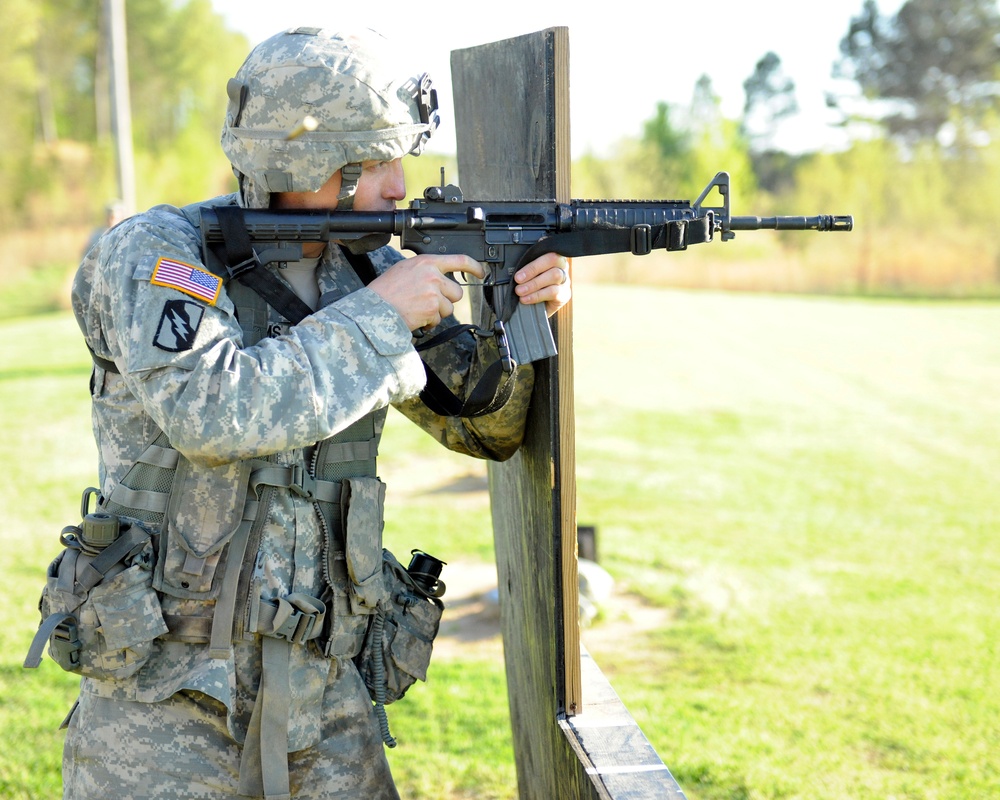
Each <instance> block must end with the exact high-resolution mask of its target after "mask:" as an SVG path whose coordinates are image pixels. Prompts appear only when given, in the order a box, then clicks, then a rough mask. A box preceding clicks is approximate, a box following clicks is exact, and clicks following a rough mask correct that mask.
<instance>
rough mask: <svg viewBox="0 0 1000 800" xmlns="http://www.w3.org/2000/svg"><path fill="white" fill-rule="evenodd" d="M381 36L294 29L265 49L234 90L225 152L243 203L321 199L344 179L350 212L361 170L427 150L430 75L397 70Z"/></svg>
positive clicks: (433, 106) (433, 97) (432, 124)
mask: <svg viewBox="0 0 1000 800" xmlns="http://www.w3.org/2000/svg"><path fill="white" fill-rule="evenodd" d="M392 55H393V54H392V52H391V51H389V48H388V47H387V42H386V41H385V40H384V39H383V38H382V37H381V36H379V35H378V34H376V33H374V32H373V31H365V32H362V33H350V34H344V33H335V32H332V31H325V30H322V29H320V28H296V29H292V30H288V31H285V32H283V33H279V34H277V35H275V36H272V37H271V38H269V39H266V40H265V41H263V42H261V43H260V44H258V45H257V46H256V47H255V48H254V49H253V50H252V51H251V52H250V55H249V56H247V59H246V61H244V62H243V66H241V67H240V69H239V70H238V71H237V73H236V77H235V78H233V79H231V80H230V81H229V85H228V87H227V88H228V93H229V105H228V108H227V111H226V121H225V124H224V125H223V129H222V149H223V150H224V151H225V153H226V155H227V156H228V158H229V161H230V163H231V164H232V165H233V172H234V173H236V177H237V178H238V179H239V182H240V194H241V197H242V202H243V204H244V205H245V206H247V207H250V208H266V207H267V206H268V205H269V203H270V196H271V193H273V192H314V191H317V190H319V189H321V188H322V187H323V185H324V184H325V183H326V182H327V181H328V180H329V179H330V177H331V176H332V175H333V174H334V173H335V172H336V171H337V170H342V176H343V183H342V188H341V192H340V198H339V199H340V205H339V206H338V207H339V208H350V207H351V203H352V201H353V196H354V191H355V190H356V188H357V182H358V179H359V178H360V175H361V162H363V161H392V160H394V159H397V158H401V157H402V156H404V155H406V154H408V153H416V154H419V152H420V151H421V150H422V148H423V146H424V143H425V142H426V141H427V139H429V138H430V136H431V134H432V133H433V132H434V130H435V129H436V128H437V126H438V124H439V121H440V120H439V118H438V114H437V92H436V91H435V90H434V89H433V88H432V87H431V82H430V79H429V78H428V77H427V75H426V74H425V75H413V74H412V73H411V72H409V71H404V70H402V69H397V68H394V67H393V63H394V61H395V59H394V58H393V57H392Z"/></svg>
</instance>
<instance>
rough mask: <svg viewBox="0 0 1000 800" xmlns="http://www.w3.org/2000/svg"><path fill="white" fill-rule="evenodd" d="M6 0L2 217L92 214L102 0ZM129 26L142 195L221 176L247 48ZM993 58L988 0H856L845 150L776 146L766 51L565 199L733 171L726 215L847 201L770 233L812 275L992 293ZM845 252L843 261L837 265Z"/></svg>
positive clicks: (148, 21) (779, 90)
mask: <svg viewBox="0 0 1000 800" xmlns="http://www.w3.org/2000/svg"><path fill="white" fill-rule="evenodd" d="M3 9H4V21H5V25H4V28H5V32H4V37H5V39H6V46H5V47H3V48H0V91H2V93H3V97H4V98H5V113H4V115H3V116H2V118H0V176H2V178H3V183H4V186H5V188H6V191H5V192H4V193H3V195H2V196H0V225H2V228H3V230H5V231H10V230H14V229H25V228H27V229H36V228H44V227H45V226H51V225H73V224H78V225H81V224H88V223H92V222H94V221H95V220H96V219H97V218H98V217H99V210H100V208H101V207H102V206H103V205H104V203H106V202H107V201H108V200H109V199H110V198H112V197H114V196H115V194H116V192H117V189H116V186H115V170H114V161H113V142H112V141H111V116H110V115H111V113H112V111H111V108H110V103H109V99H108V98H109V91H108V81H109V74H108V70H109V64H108V58H107V55H106V53H107V31H106V22H105V20H104V15H103V13H102V2H101V0H3ZM127 31H128V36H127V39H128V55H129V68H130V86H131V104H132V113H133V121H132V127H133V134H134V136H133V138H134V143H135V153H136V162H137V164H136V168H137V173H138V174H139V175H141V180H140V182H139V184H140V185H139V187H138V193H139V195H138V206H139V207H140V208H143V207H146V206H148V205H152V204H153V203H156V202H175V203H183V202H187V201H190V200H191V199H192V198H198V197H203V196H209V195H211V194H215V193H218V192H222V191H229V190H231V189H232V188H233V184H232V175H231V171H230V169H229V166H228V164H227V163H226V161H225V158H224V156H223V155H222V153H221V150H220V148H219V146H218V135H219V126H220V120H221V113H222V111H221V110H222V109H223V108H224V104H225V101H226V98H225V85H226V81H227V79H228V78H229V77H230V76H231V75H232V74H233V72H234V71H235V69H236V68H237V67H238V66H239V64H240V63H241V62H242V59H243V58H244V56H245V54H246V52H247V48H248V46H249V43H248V42H247V40H246V39H245V37H244V36H242V35H241V34H239V33H235V32H233V31H230V30H228V29H227V28H226V25H225V23H224V20H223V19H222V18H221V16H220V15H218V14H216V13H215V12H214V11H213V10H212V7H211V3H210V2H209V0H187V2H173V1H172V0H128V4H127ZM998 56H1000V11H998V6H997V1H996V0H908V1H907V2H905V3H904V4H903V5H902V6H901V7H900V8H899V10H898V11H897V12H896V13H895V14H893V15H887V14H883V13H881V12H880V11H879V8H878V4H877V2H876V0H864V2H863V4H862V5H861V6H860V8H859V11H858V14H857V15H856V16H854V17H853V18H852V20H851V22H850V24H849V26H848V29H847V30H846V31H845V32H844V35H843V37H842V40H841V45H840V54H839V57H838V58H837V59H836V61H835V62H834V63H833V64H831V73H832V74H833V75H834V76H835V77H837V78H839V79H841V80H840V81H839V85H840V86H842V87H843V91H841V92H840V93H839V94H837V95H834V96H830V97H828V98H826V99H827V104H828V105H829V106H830V108H833V109H836V110H837V112H838V115H839V117H840V124H841V125H842V126H843V128H844V130H845V131H846V132H847V133H848V134H849V136H848V140H849V141H850V145H849V147H848V148H847V149H846V150H844V151H843V152H837V153H806V154H789V153H785V152H782V151H781V150H780V149H779V148H778V147H777V146H776V144H775V142H776V138H777V137H776V134H777V132H778V131H779V130H780V128H781V126H782V124H784V121H785V120H787V119H788V118H790V117H791V116H793V115H794V114H796V113H797V110H798V103H797V98H796V87H795V81H794V75H789V74H787V73H786V72H785V70H784V68H783V65H782V62H781V58H780V54H779V53H774V52H769V53H765V54H763V55H762V56H761V58H760V60H759V61H758V63H757V65H756V68H755V69H754V71H753V73H752V74H751V75H750V76H748V77H747V79H746V81H745V82H744V92H745V104H744V108H743V113H742V115H741V116H740V117H739V118H738V119H728V118H726V117H725V116H724V115H723V114H722V112H721V109H720V103H719V99H718V97H716V96H715V94H714V91H713V88H712V83H711V79H710V78H709V77H708V76H707V75H706V76H703V77H702V78H701V79H700V80H699V81H698V82H697V84H696V85H695V86H694V87H693V92H692V97H691V102H690V104H689V105H687V106H686V107H677V106H673V105H669V104H667V103H658V104H656V105H655V106H654V107H653V108H652V109H651V115H650V117H649V118H648V119H647V121H646V122H645V124H644V125H643V128H642V130H640V131H637V132H636V133H635V135H634V136H631V137H628V138H627V139H625V140H623V141H622V142H621V144H620V147H618V148H617V149H616V152H615V153H614V154H613V155H611V156H608V157H597V156H594V155H587V156H584V157H583V158H581V159H579V160H578V161H577V163H575V164H574V170H573V193H574V194H575V195H576V196H590V197H639V198H641V197H657V196H659V195H661V194H662V191H663V187H664V186H669V187H671V194H672V195H673V196H675V197H686V198H693V197H695V196H697V194H698V193H699V192H700V190H701V189H702V188H703V186H704V183H705V182H706V180H707V179H708V178H710V177H711V176H712V175H714V174H715V172H717V171H718V170H720V169H725V170H727V171H729V172H730V173H731V174H732V175H733V176H734V195H735V196H734V198H733V207H734V209H736V210H737V212H738V213H747V212H749V211H751V210H752V211H753V213H816V212H817V211H830V212H835V213H842V212H843V213H853V214H854V215H855V218H856V222H857V226H856V231H855V233H853V234H851V235H850V236H849V237H847V239H841V238H840V237H836V238H837V242H836V244H835V247H834V245H831V244H829V243H823V244H820V243H818V242H817V243H816V244H815V245H813V244H812V243H811V242H810V243H809V245H808V250H806V249H804V248H806V247H807V245H804V244H803V243H802V242H803V241H805V240H804V239H803V238H802V237H801V235H800V236H799V237H798V238H793V237H785V238H781V237H779V241H781V242H782V244H783V247H784V249H785V250H786V251H787V250H788V248H799V252H798V255H799V256H803V258H801V259H800V260H802V262H803V269H808V270H812V271H814V272H816V273H817V274H819V275H826V274H827V271H828V267H829V270H833V271H834V272H835V273H836V274H835V275H834V277H831V278H829V281H828V282H827V283H825V284H823V285H821V286H814V288H820V289H825V290H844V291H907V290H908V287H909V286H910V285H911V284H913V285H915V286H918V287H923V289H919V288H918V291H923V290H926V291H946V292H966V293H968V292H974V293H983V292H988V293H991V292H994V290H995V287H996V286H997V285H998V284H1000V278H998V273H1000V247H998V246H997V245H996V244H995V243H994V241H993V237H992V225H993V220H994V219H996V218H997V215H998V212H1000V113H998V111H1000V107H998V98H1000V80H998V74H997V70H998V64H1000V58H998ZM419 161H424V159H419ZM424 166H428V167H429V166H430V165H421V169H422V170H423V168H424ZM737 178H738V180H737ZM411 183H412V182H411ZM413 185H422V184H421V183H420V182H419V181H418V182H416V183H413ZM819 238H823V237H819ZM805 256H809V257H808V258H806V257H805ZM810 259H811V260H810ZM838 259H839V260H840V261H841V262H846V263H847V264H848V266H847V267H846V268H845V267H844V265H843V263H842V264H841V266H840V267H839V270H840V271H839V272H836V270H837V269H838V268H836V267H834V266H833V265H832V262H833V261H836V260H838ZM828 261H829V262H830V265H828V264H827V262H828ZM831 274H833V273H831ZM823 280H824V281H826V280H827V279H826V278H824V279H823Z"/></svg>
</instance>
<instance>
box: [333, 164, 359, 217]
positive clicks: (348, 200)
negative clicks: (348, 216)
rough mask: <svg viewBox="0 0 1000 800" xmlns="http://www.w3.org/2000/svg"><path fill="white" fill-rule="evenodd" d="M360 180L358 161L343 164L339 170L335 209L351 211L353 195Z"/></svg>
mask: <svg viewBox="0 0 1000 800" xmlns="http://www.w3.org/2000/svg"><path fill="white" fill-rule="evenodd" d="M360 180H361V165H360V164H358V163H353V164H344V166H343V167H342V168H341V170H340V194H338V195H337V211H351V210H352V209H353V208H354V195H355V193H356V192H357V191H358V183H359V181H360Z"/></svg>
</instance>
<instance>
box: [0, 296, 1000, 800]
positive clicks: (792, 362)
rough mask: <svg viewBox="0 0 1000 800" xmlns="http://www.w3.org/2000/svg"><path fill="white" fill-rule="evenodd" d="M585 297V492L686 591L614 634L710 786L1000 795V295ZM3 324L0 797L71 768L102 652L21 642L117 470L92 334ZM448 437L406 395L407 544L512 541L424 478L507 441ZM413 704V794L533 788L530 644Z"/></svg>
mask: <svg viewBox="0 0 1000 800" xmlns="http://www.w3.org/2000/svg"><path fill="white" fill-rule="evenodd" d="M574 303H575V352H576V375H577V450H578V466H577V474H578V478H579V520H580V522H581V523H583V524H592V525H596V526H597V529H598V537H599V544H598V546H599V553H600V560H601V563H602V564H603V565H604V566H605V567H606V568H607V569H608V570H609V571H610V572H611V573H612V574H613V575H614V576H615V578H616V579H617V581H618V585H619V587H620V588H621V589H623V590H626V591H628V592H629V593H630V596H631V597H633V598H634V602H635V604H636V608H637V610H638V607H639V606H640V605H645V606H657V607H660V608H663V609H665V610H666V611H667V612H668V613H667V615H666V619H667V620H668V622H667V623H665V624H663V625H661V626H659V627H658V628H657V629H655V630H652V631H648V630H644V631H639V630H638V629H637V631H636V632H635V633H634V635H631V636H626V637H624V638H622V637H617V638H616V639H615V640H614V641H617V642H618V644H616V645H614V646H610V645H609V646H607V647H605V648H603V649H594V648H593V647H591V652H592V653H593V655H594V657H595V659H596V661H597V663H598V664H599V665H600V666H601V668H602V669H603V670H604V672H605V674H606V675H608V677H609V678H610V679H611V681H612V683H613V685H614V686H615V688H616V690H617V691H618V693H619V695H620V696H621V697H622V699H623V701H624V702H625V704H626V706H627V707H628V708H629V709H630V710H631V711H632V713H633V715H634V716H635V717H636V719H637V720H638V722H639V724H640V725H641V727H642V728H643V730H644V732H645V733H646V734H647V736H648V737H649V739H650V740H651V741H652V743H653V745H654V746H655V747H656V749H657V751H658V752H659V754H660V756H661V757H662V758H663V759H664V761H665V762H666V763H667V764H668V766H669V767H670V768H671V771H672V772H673V773H674V775H675V776H676V777H677V779H678V781H679V782H680V784H681V786H682V787H683V788H684V790H685V792H686V793H687V795H688V797H689V798H691V800H699V799H702V798H704V799H706V800H708V799H710V798H711V799H713V800H714V799H715V798H718V799H720V800H721V799H722V798H726V799H727V800H729V799H731V800H739V799H741V798H803V799H806V798H809V799H810V800H813V799H826V798H830V799H831V800H832V799H833V798H838V799H840V798H871V799H872V800H876V799H878V800H885V799H886V798H927V799H928V800H930V799H931V798H933V799H935V800H938V799H941V798H963V799H964V798H991V797H1000V763H998V756H997V754H998V753H1000V688H998V687H1000V674H998V672H1000V670H998V668H997V663H998V662H997V659H998V653H997V645H996V642H997V640H998V635H1000V612H998V610H997V586H998V585H1000V546H998V545H997V543H996V534H997V532H998V531H1000V513H998V511H997V498H998V491H997V488H996V478H997V476H998V475H1000V426H998V420H1000V306H997V305H987V304H971V303H970V304H960V303H920V304H917V303H896V302H881V301H878V302H876V301H863V300H824V299H810V298H779V297H769V296H758V295H725V294H713V293H695V292H677V291H669V290H659V289H657V290H651V289H641V288H637V287H627V288H626V287H609V286H595V285H587V284H584V285H581V286H578V287H577V292H576V299H575V301H574ZM0 330H2V332H3V335H2V336H0V407H2V410H3V413H2V417H0V426H2V432H3V436H2V437H0V463H3V465H4V466H5V470H4V472H5V474H6V476H7V483H8V493H7V498H8V504H7V512H6V520H5V524H4V525H3V526H0V545H2V556H0V574H2V575H3V579H4V586H5V589H6V593H7V599H6V600H5V602H4V603H3V605H2V606H0V623H2V624H0V648H2V652H0V743H2V746H0V797H3V798H52V797H55V796H58V792H59V789H58V787H59V774H58V771H59V759H60V749H61V735H60V734H59V732H58V731H57V730H56V728H57V726H58V724H59V722H60V721H61V719H62V718H63V716H64V714H65V713H66V711H67V710H68V708H69V706H70V704H71V703H72V698H73V696H74V690H75V685H76V681H75V679H74V678H73V677H72V676H70V675H67V674H65V673H63V672H61V671H60V670H59V669H58V668H57V667H55V666H54V665H53V664H52V663H51V662H50V661H48V660H47V659H46V661H45V662H43V666H42V668H41V669H40V670H38V671H37V672H27V671H24V670H22V669H21V667H20V664H21V661H22V659H23V657H24V652H25V650H26V649H27V646H28V642H29V641H30V638H31V635H32V632H33V630H34V628H35V626H36V624H37V613H36V611H35V604H36V603H37V597H38V592H39V589H40V585H41V579H42V574H43V570H44V568H45V565H46V564H47V563H48V561H49V560H50V559H51V557H52V556H53V555H55V552H56V550H57V547H58V545H57V537H58V533H59V530H60V529H61V528H62V526H63V525H65V524H68V523H71V522H75V521H76V516H77V515H78V513H79V509H78V504H79V499H78V498H79V492H80V490H81V489H82V488H83V487H84V486H87V485H90V484H92V483H93V481H94V477H93V469H94V466H93V465H94V447H93V444H92V442H91V440H90V432H89V431H90V428H89V410H88V404H87V373H88V365H87V356H86V352H85V351H84V350H83V348H82V346H81V345H80V343H79V342H78V339H77V337H76V330H75V324H74V323H73V321H72V319H71V318H69V317H67V316H66V315H55V316H45V317H34V318H28V319H23V320H16V321H10V322H5V323H2V324H0ZM439 450H440V449H439V448H437V447H436V446H435V445H434V443H433V442H431V441H430V439H429V437H424V436H423V435H422V434H420V433H419V432H417V431H415V430H413V429H412V426H409V425H408V424H406V423H405V422H404V421H403V420H402V419H401V418H399V417H398V416H396V417H393V418H391V420H390V424H389V426H388V430H387V434H386V441H385V443H384V446H383V452H384V453H385V454H386V455H385V457H384V458H383V459H382V464H381V471H382V476H383V477H384V478H385V479H386V480H387V482H388V483H389V506H390V509H389V511H390V517H389V519H388V521H387V541H388V543H389V546H390V547H392V548H393V549H394V550H396V551H397V553H398V552H404V553H405V552H406V551H407V550H408V549H409V548H411V547H416V546H419V547H422V548H425V549H427V550H429V551H430V552H433V553H435V554H436V555H439V556H440V557H442V558H444V559H445V560H446V561H447V560H465V561H469V560H488V559H490V557H491V555H492V540H491V534H490V529H489V512H488V506H487V503H486V502H485V499H483V498H482V497H478V498H477V497H471V498H470V497H458V496H456V495H452V494H441V493H436V492H433V491H430V490H424V488H422V487H425V486H426V483H427V480H428V478H427V476H434V475H442V476H450V475H454V474H460V473H461V472H462V470H465V469H472V470H473V471H476V470H480V471H481V469H482V465H475V464H473V465H472V466H471V467H467V466H466V465H465V464H463V463H462V462H461V461H459V460H457V459H456V458H455V457H453V456H451V455H450V454H447V453H443V452H439ZM418 472H419V474H420V475H421V476H423V482H422V484H421V486H420V487H418V488H417V489H413V488H412V487H411V488H410V489H409V490H407V486H406V482H407V478H408V477H410V476H413V475H414V474H416V473H418ZM627 616H628V614H627V612H626V614H625V617H626V618H625V619H624V620H623V619H616V620H608V619H604V620H602V619H599V620H598V621H597V622H596V623H595V624H596V625H611V624H616V625H621V624H623V623H627V622H628V619H627ZM608 641H612V640H611V639H608ZM623 641H624V642H625V644H622V643H621V642H623ZM389 712H390V723H391V725H392V728H393V733H394V735H395V736H396V738H397V739H398V740H399V742H400V746H399V747H398V748H397V749H396V750H395V751H393V752H392V753H391V754H390V759H391V761H392V764H393V769H394V772H395V774H396V776H397V781H398V783H399V785H400V789H401V792H402V794H403V796H404V797H407V798H441V797H451V798H459V797H462V798H466V797H467V798H513V797H515V796H516V786H515V778H514V768H513V754H512V750H511V743H510V742H511V739H510V733H509V718H508V715H507V710H506V687H505V684H504V672H503V665H502V663H499V662H498V661H496V660H484V659H477V660H469V661H462V660H457V661H456V660H446V661H441V662H439V663H435V664H432V666H431V671H430V681H429V683H428V684H427V685H420V686H418V687H416V688H415V689H413V690H412V691H411V692H410V693H409V694H408V695H407V697H406V698H405V699H404V700H403V701H401V702H400V703H398V704H396V705H393V706H392V707H391V708H390V709H389Z"/></svg>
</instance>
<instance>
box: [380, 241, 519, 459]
mask: <svg viewBox="0 0 1000 800" xmlns="http://www.w3.org/2000/svg"><path fill="white" fill-rule="evenodd" d="M399 258H402V256H401V255H399V254H398V253H396V252H395V251H393V250H390V249H389V248H383V249H382V250H379V251H378V252H377V253H375V254H372V262H373V264H374V265H375V268H376V269H377V270H379V271H383V270H384V269H386V268H387V267H388V266H389V265H390V264H391V263H392V261H393V260H398V259H399ZM467 291H477V290H476V289H475V288H470V289H467ZM458 324H460V323H459V321H458V320H457V319H456V318H455V317H449V318H447V319H446V320H444V322H442V323H441V325H440V326H439V327H438V328H436V329H435V330H433V331H431V332H430V335H435V334H436V333H438V332H439V331H440V330H442V329H444V328H445V327H448V326H452V325H458ZM422 355H423V358H424V360H425V361H426V362H427V365H428V366H429V367H430V368H431V369H432V370H433V371H434V373H435V374H436V375H437V376H438V377H439V378H440V379H441V380H442V381H444V383H445V385H446V386H447V387H448V388H449V389H450V390H451V391H452V392H453V393H454V394H455V395H456V396H458V397H465V396H466V393H467V391H468V389H469V388H470V387H471V386H474V385H475V384H476V382H477V381H478V380H479V378H480V377H481V374H482V370H483V368H485V367H486V366H488V365H489V364H490V362H491V361H492V360H493V359H495V358H496V357H497V356H496V352H495V350H493V351H492V352H490V348H489V345H488V344H484V343H483V342H482V341H479V340H476V339H474V338H473V337H472V335H471V334H470V335H468V336H459V337H456V338H454V339H451V340H450V341H448V342H446V343H444V344H442V345H441V346H440V347H435V348H432V349H429V350H425V351H424V352H423V354H422ZM533 386H534V370H533V368H532V366H531V365H530V364H528V365H525V366H521V367H518V368H517V371H516V374H515V384H514V390H513V393H512V394H511V397H510V400H509V401H508V402H507V403H506V404H505V405H504V406H503V408H501V409H500V410H498V411H495V412H493V413H492V414H484V415H483V416H481V417H469V418H465V417H442V416H440V415H438V414H435V413H434V412H433V411H431V410H430V409H429V408H428V407H427V406H426V405H425V404H424V403H423V401H421V400H420V398H419V397H411V398H408V399H405V400H403V401H399V402H396V403H395V407H396V408H397V409H398V410H399V411H400V412H402V413H403V414H404V415H405V416H406V417H408V418H409V419H410V420H412V421H413V422H415V423H416V424H417V425H419V426H420V427H421V428H423V429H424V430H425V431H427V433H429V434H430V435H431V436H433V437H434V438H435V439H437V440H438V441H439V442H440V443H441V444H443V445H444V446H445V447H447V448H448V449H449V450H454V451H456V452H459V453H464V454H466V455H470V456H475V457H477V458H488V459H492V460H494V461H505V460H506V459H508V458H510V457H511V456H512V455H514V453H515V452H516V451H517V449H518V448H519V447H520V446H521V442H522V440H523V438H524V428H525V423H526V421H527V414H528V404H529V403H530V401H531V392H532V388H533Z"/></svg>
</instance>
